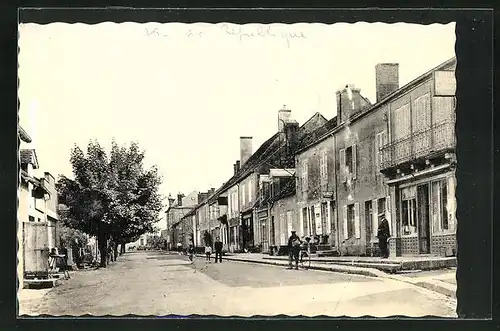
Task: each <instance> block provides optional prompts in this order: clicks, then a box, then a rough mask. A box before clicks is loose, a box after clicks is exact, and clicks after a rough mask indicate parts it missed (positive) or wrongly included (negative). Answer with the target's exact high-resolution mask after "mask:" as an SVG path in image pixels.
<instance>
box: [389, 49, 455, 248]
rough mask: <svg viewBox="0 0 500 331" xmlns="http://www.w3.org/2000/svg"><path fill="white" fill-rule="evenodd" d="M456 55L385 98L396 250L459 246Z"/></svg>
mask: <svg viewBox="0 0 500 331" xmlns="http://www.w3.org/2000/svg"><path fill="white" fill-rule="evenodd" d="M455 66H456V58H452V59H450V60H448V61H446V62H444V63H443V64H441V65H439V66H437V67H436V68H433V69H432V70H430V71H429V72H427V73H425V74H424V75H422V76H420V77H418V78H417V79H415V80H414V81H412V82H410V83H409V84H407V85H406V86H404V87H402V88H401V89H399V90H397V91H395V92H394V93H392V94H390V95H389V96H387V97H386V98H385V99H384V100H383V101H382V102H381V105H380V107H381V110H382V112H383V113H384V114H385V116H386V119H387V127H388V135H387V139H386V140H385V141H383V142H381V148H380V152H379V167H380V171H381V173H382V174H384V176H385V177H386V184H387V185H388V188H389V191H390V196H391V197H392V199H391V205H392V206H393V207H394V208H393V209H392V217H393V219H394V221H393V225H394V230H393V233H392V235H393V237H394V238H393V239H392V240H391V241H390V249H391V253H392V254H393V255H402V254H440V255H454V253H455V251H456V235H455V231H456V216H455V210H456V200H455V185H456V178H455V167H456V156H455V147H456V138H455V90H456V81H455Z"/></svg>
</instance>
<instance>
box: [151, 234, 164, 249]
mask: <svg viewBox="0 0 500 331" xmlns="http://www.w3.org/2000/svg"><path fill="white" fill-rule="evenodd" d="M164 241H165V239H163V238H162V237H160V236H156V235H155V236H148V237H147V238H146V246H147V247H149V248H152V249H162V248H163V247H164V246H165V243H164Z"/></svg>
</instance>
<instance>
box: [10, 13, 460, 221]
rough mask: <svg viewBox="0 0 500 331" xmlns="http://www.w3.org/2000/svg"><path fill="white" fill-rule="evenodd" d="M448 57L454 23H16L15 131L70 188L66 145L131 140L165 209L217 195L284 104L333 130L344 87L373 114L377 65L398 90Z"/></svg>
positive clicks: (272, 127) (270, 130) (270, 129)
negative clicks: (394, 76) (393, 65)
mask: <svg viewBox="0 0 500 331" xmlns="http://www.w3.org/2000/svg"><path fill="white" fill-rule="evenodd" d="M453 56H455V23H449V24H446V25H443V24H431V25H417V24H405V23H398V24H385V23H356V24H348V23H337V24H332V25H327V24H319V23H300V24H291V25H286V24H271V25H263V24H246V25H236V24H231V23H219V24H205V23H196V24H183V23H168V24H158V23H148V24H138V23H120V24H117V23H110V22H107V23H101V24H96V25H87V24H65V23H52V24H48V25H38V24H31V23H30V24H21V25H20V26H19V57H18V62H19V63H18V65H19V66H18V74H19V89H18V95H19V100H20V109H19V123H20V124H21V125H22V126H23V128H25V130H27V131H28V133H29V134H30V136H31V137H32V138H33V142H32V143H31V144H30V145H31V147H30V148H35V149H36V152H37V156H38V161H39V164H40V170H39V172H44V171H48V172H50V173H52V174H53V175H54V176H56V177H57V175H59V174H64V175H66V176H69V177H71V176H72V168H71V164H70V162H69V156H70V151H71V148H72V147H73V146H74V144H76V145H78V146H80V147H82V148H86V146H87V144H88V142H89V140H90V139H97V140H98V141H99V142H100V144H101V145H102V146H104V147H105V148H109V147H110V145H111V140H112V139H113V138H114V139H115V140H116V141H117V142H118V143H119V144H122V145H124V144H126V145H128V144H129V143H130V142H131V141H137V142H138V143H139V145H140V146H141V148H143V149H144V150H145V152H146V159H145V163H146V164H145V165H146V166H147V167H149V166H152V165H157V166H158V168H159V170H160V173H161V175H162V177H163V184H162V186H161V192H162V194H163V195H165V196H168V194H169V193H171V194H172V195H173V196H176V195H177V193H179V192H182V193H184V194H188V193H189V192H191V191H193V190H198V191H206V190H208V189H210V188H212V187H214V188H218V187H220V186H221V185H222V183H223V182H225V181H227V180H228V179H229V178H230V177H231V176H232V174H233V164H234V163H235V161H236V160H238V159H239V157H240V152H239V149H240V146H239V144H240V142H239V137H240V136H252V137H253V150H254V151H256V150H257V148H258V147H259V146H260V145H261V144H262V143H263V142H264V141H265V140H267V139H268V138H269V137H271V136H272V135H273V134H274V133H275V132H276V131H277V127H278V122H277V114H278V111H279V109H281V108H282V107H283V105H286V107H287V108H288V109H290V110H291V111H292V117H293V119H295V120H297V121H298V122H299V123H300V124H303V123H304V122H305V121H307V119H309V118H310V117H311V116H312V115H314V114H315V113H316V112H320V113H321V114H322V115H323V116H325V117H326V118H327V119H330V118H332V117H334V116H335V115H336V104H335V92H336V91H337V90H338V89H339V88H341V87H342V86H345V85H346V84H354V85H355V86H356V87H357V88H360V89H361V94H362V95H363V96H365V97H367V98H368V99H369V100H370V101H371V102H372V103H374V102H375V99H376V98H375V65H376V64H377V63H382V62H397V63H399V80H400V86H403V85H404V84H406V83H408V82H410V81H411V80H413V79H414V78H416V77H418V76H420V75H421V74H423V73H425V72H426V71H428V70H430V69H431V68H433V67H435V66H437V65H439V64H441V63H442V62H444V61H446V60H448V59H449V58H451V57H453ZM165 202H166V201H165ZM159 226H160V228H164V220H163V221H162V222H160V224H159Z"/></svg>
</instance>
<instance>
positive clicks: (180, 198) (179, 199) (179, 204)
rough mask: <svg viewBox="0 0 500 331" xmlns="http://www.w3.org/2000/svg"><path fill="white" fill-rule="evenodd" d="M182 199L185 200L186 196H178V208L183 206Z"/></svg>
mask: <svg viewBox="0 0 500 331" xmlns="http://www.w3.org/2000/svg"><path fill="white" fill-rule="evenodd" d="M182 198H184V194H182V193H179V194H177V206H182Z"/></svg>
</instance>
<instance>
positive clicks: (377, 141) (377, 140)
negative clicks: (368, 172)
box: [373, 133, 381, 174]
mask: <svg viewBox="0 0 500 331" xmlns="http://www.w3.org/2000/svg"><path fill="white" fill-rule="evenodd" d="M380 135H381V134H380V133H377V135H376V137H375V153H374V154H375V155H374V157H373V159H374V160H375V169H376V172H375V173H376V174H378V171H379V170H380V147H381V145H380Z"/></svg>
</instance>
